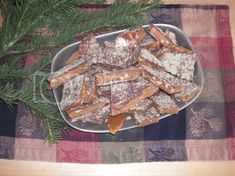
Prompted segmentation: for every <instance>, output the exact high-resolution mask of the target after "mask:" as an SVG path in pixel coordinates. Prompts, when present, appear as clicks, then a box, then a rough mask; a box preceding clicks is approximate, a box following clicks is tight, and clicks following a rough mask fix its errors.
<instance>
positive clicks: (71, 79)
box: [48, 25, 199, 134]
mask: <svg viewBox="0 0 235 176" xmlns="http://www.w3.org/2000/svg"><path fill="white" fill-rule="evenodd" d="M148 33H149V34H150V35H149V34H148ZM148 33H146V31H145V29H144V28H139V29H137V30H134V31H130V30H125V31H124V32H122V33H121V34H119V35H118V36H117V37H116V39H115V40H113V41H104V42H99V43H98V41H97V40H96V38H95V37H94V36H92V35H91V36H89V37H87V38H85V39H84V40H83V41H82V42H81V43H80V45H79V48H78V50H77V51H75V52H74V53H73V54H72V55H71V56H70V57H69V58H68V60H67V62H66V63H67V65H66V66H65V67H64V68H62V69H60V70H59V71H57V72H55V73H53V74H52V75H50V76H49V77H48V82H49V87H50V88H57V87H58V86H60V85H63V95H62V99H61V102H60V108H61V109H62V110H63V111H65V112H66V113H67V114H68V117H69V118H70V121H71V122H72V123H80V122H81V123H85V122H86V123H92V124H97V125H100V124H102V123H107V126H108V129H109V131H110V132H111V133H112V134H115V133H116V132H117V131H119V130H120V128H121V127H122V126H123V124H124V122H125V120H126V118H127V117H131V118H132V119H133V120H134V122H135V124H137V125H138V126H140V127H143V126H146V125H150V124H153V123H156V122H158V121H159V117H160V115H161V114H166V113H169V114H175V113H178V111H179V107H178V105H177V103H178V101H180V102H181V103H186V102H188V101H190V100H191V99H192V98H193V97H194V96H195V95H196V93H198V91H199V86H198V85H196V84H195V83H194V77H193V76H194V65H195V62H196V59H197V58H196V54H195V53H194V52H193V51H191V50H188V49H187V48H185V47H183V46H180V45H179V44H178V42H177V38H176V35H175V34H174V33H173V32H171V31H169V30H166V31H164V32H163V31H162V30H161V29H160V28H158V27H155V26H153V25H152V26H150V27H149V31H148ZM77 121H80V122H77Z"/></svg>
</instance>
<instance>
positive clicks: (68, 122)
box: [51, 23, 204, 133]
mask: <svg viewBox="0 0 235 176" xmlns="http://www.w3.org/2000/svg"><path fill="white" fill-rule="evenodd" d="M150 25H154V26H157V27H169V28H174V29H175V30H177V31H179V32H180V33H182V34H183V36H184V38H185V40H186V41H187V43H188V44H189V46H190V47H191V48H192V51H194V52H195V53H196V51H195V49H194V47H193V45H192V43H191V41H190V40H189V38H188V37H187V35H186V34H185V32H183V31H182V30H181V29H180V28H178V27H176V26H173V25H170V24H164V23H156V24H146V25H143V27H144V28H145V27H149V26H150ZM126 30H127V29H122V30H118V31H113V32H109V33H105V34H101V35H98V36H95V38H96V39H98V38H102V37H105V36H107V35H113V34H118V33H121V32H124V31H126ZM80 42H81V41H77V42H74V43H72V44H69V45H66V46H65V47H64V48H62V49H61V50H60V51H58V52H57V53H56V55H55V56H54V57H53V59H52V64H51V73H53V72H54V69H53V68H54V67H55V64H56V60H57V58H58V56H59V55H60V54H61V53H62V52H64V51H65V50H66V49H68V48H70V47H73V46H74V45H78V44H79V43H80ZM195 64H197V65H198V67H197V69H199V72H200V74H201V75H202V77H201V78H202V79H201V87H200V90H199V91H198V93H197V95H196V96H195V97H194V98H192V99H191V100H190V101H189V102H188V103H186V104H184V105H183V106H182V107H181V108H180V111H181V110H183V109H185V108H186V107H187V106H189V105H190V104H192V103H193V102H194V101H195V100H196V99H197V98H198V97H199V95H200V94H201V92H202V89H203V86H204V74H203V69H202V65H201V62H200V60H199V59H198V55H197V61H196V63H195ZM52 92H53V96H54V98H55V101H56V105H57V107H58V109H59V111H60V115H61V116H62V118H63V120H64V121H65V122H66V123H67V124H68V125H69V126H71V127H72V128H74V129H76V130H80V131H83V132H91V133H109V130H108V129H107V130H89V129H87V128H86V129H84V128H79V127H77V126H75V125H73V124H72V123H71V122H70V121H69V120H67V119H66V118H65V117H64V115H63V113H64V112H63V110H61V108H60V106H59V100H58V96H55V95H56V89H53V90H52ZM171 115H173V114H164V115H162V116H160V118H159V121H160V120H162V119H165V118H167V117H170V116H171ZM136 127H138V126H137V125H132V126H129V127H122V128H121V129H119V131H124V130H128V129H133V128H136Z"/></svg>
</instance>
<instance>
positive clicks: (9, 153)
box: [0, 5, 235, 163]
mask: <svg viewBox="0 0 235 176" xmlns="http://www.w3.org/2000/svg"><path fill="white" fill-rule="evenodd" d="M147 19H148V20H147V21H146V23H168V24H173V25H175V26H178V27H179V28H181V29H183V31H184V32H185V33H186V34H187V35H188V36H189V37H190V39H191V41H192V43H193V45H194V47H195V49H196V51H197V53H198V54H199V56H200V59H201V63H202V65H203V69H204V76H205V85H204V88H203V91H202V93H201V95H200V97H199V98H198V99H197V100H196V101H195V102H194V103H193V104H191V105H190V106H189V107H187V108H186V109H184V110H182V111H180V112H179V114H177V115H172V116H170V117H168V118H166V119H164V120H161V121H160V122H159V123H158V124H154V125H151V126H147V127H145V128H135V129H131V130H127V131H123V132H119V133H117V134H116V135H111V134H95V133H86V132H81V131H76V130H72V129H71V131H70V133H69V134H68V133H66V134H64V135H63V139H62V140H60V141H59V142H58V143H57V144H53V145H49V144H47V143H45V141H44V139H43V135H42V131H41V126H40V122H39V121H37V120H35V119H34V118H33V117H32V116H31V115H30V114H29V113H28V112H27V111H25V110H24V109H23V107H21V106H14V109H13V110H12V111H9V109H8V108H7V106H6V105H5V104H3V103H1V104H0V158H7V159H14V160H38V161H52V162H74V163H77V162H78V163H126V162H151V161H182V160H189V161H190V160H200V161H201V160H233V159H235V136H234V135H235V91H234V90H235V65H234V58H233V53H232V49H233V46H232V38H231V32H230V24H229V8H228V7H227V6H223V5H219V6H215V5H208V6H202V5H197V6H195V5H193V6H192V5H166V6H164V7H163V8H162V9H160V10H153V11H151V12H149V13H148V14H147ZM27 62H28V63H31V62H33V58H32V57H29V58H28V60H27Z"/></svg>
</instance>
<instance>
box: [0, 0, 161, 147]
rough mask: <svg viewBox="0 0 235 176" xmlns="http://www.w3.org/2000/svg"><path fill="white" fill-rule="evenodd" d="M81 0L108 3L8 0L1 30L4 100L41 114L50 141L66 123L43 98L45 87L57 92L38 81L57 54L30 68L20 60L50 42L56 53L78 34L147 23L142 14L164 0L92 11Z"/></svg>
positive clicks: (49, 95) (0, 96)
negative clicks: (43, 31) (47, 32)
mask: <svg viewBox="0 0 235 176" xmlns="http://www.w3.org/2000/svg"><path fill="white" fill-rule="evenodd" d="M75 2H76V5H78V7H82V4H84V3H85V4H93V2H95V3H97V2H99V3H103V0H91V1H87V0H37V1H35V0H14V1H4V0H2V3H3V5H2V7H3V12H4V23H3V26H2V28H1V31H0V59H4V61H3V62H1V63H2V64H1V65H0V83H1V85H0V101H4V102H6V103H7V104H8V105H9V107H11V106H12V105H13V104H17V103H20V102H21V103H23V104H24V106H25V107H26V108H27V109H28V110H30V111H32V113H33V115H34V116H35V117H36V118H40V119H41V121H42V122H43V125H44V126H43V130H44V134H45V136H46V138H47V140H49V141H50V142H56V140H58V139H59V137H60V133H61V130H62V129H64V127H65V122H64V121H63V120H62V119H61V118H60V114H59V112H58V108H57V107H56V106H54V105H51V104H49V103H47V102H46V101H44V100H43V99H42V97H40V93H41V92H40V91H42V92H43V94H44V95H45V96H46V97H47V98H49V99H51V98H52V97H53V96H52V93H51V92H50V91H48V90H47V84H46V82H45V81H43V84H42V85H40V84H41V82H42V80H43V79H44V78H42V77H39V78H37V79H38V80H37V81H35V82H33V83H35V84H34V85H33V84H32V80H34V79H35V77H34V74H35V73H37V72H38V71H44V72H46V73H48V72H49V65H50V64H51V59H49V58H48V57H46V58H44V59H41V60H40V61H39V62H38V63H37V64H36V65H34V66H33V68H32V69H27V70H25V69H23V68H22V65H21V60H20V59H21V58H23V57H24V56H25V55H26V54H27V53H28V52H39V51H41V50H44V49H45V48H48V47H50V49H51V50H53V51H54V52H56V50H57V48H52V47H55V46H58V45H61V44H63V45H64V44H66V43H71V42H72V41H73V39H74V37H75V36H77V35H82V34H85V33H88V32H93V31H95V30H99V29H101V28H105V27H112V28H113V27H115V28H116V27H136V26H139V25H142V24H143V16H142V14H141V13H142V12H144V11H146V10H149V9H152V8H158V7H159V6H160V4H161V1H160V0H153V1H152V3H149V4H145V3H141V2H139V3H129V2H125V1H117V2H116V3H114V4H112V5H110V6H108V8H106V9H105V11H103V12H97V13H90V14H86V13H85V12H83V11H81V10H80V9H73V7H74V6H73V3H75ZM1 11H2V10H1ZM45 27H48V28H49V30H51V31H52V33H53V36H47V35H45V36H44V35H41V34H40V33H38V30H39V29H40V28H45ZM25 39H27V40H25ZM25 78H26V79H27V82H26V81H24V80H25ZM20 81H24V84H23V87H22V88H19V84H18V83H20ZM26 83H27V84H26ZM40 86H41V87H40Z"/></svg>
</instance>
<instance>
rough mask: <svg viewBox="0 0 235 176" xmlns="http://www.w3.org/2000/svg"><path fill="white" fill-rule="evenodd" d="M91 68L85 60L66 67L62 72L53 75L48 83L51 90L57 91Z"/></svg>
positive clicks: (48, 79)
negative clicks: (68, 81) (56, 89)
mask: <svg viewBox="0 0 235 176" xmlns="http://www.w3.org/2000/svg"><path fill="white" fill-rule="evenodd" d="M89 67H90V64H88V63H87V62H86V61H85V60H84V59H79V60H78V61H77V62H75V63H74V64H69V65H66V66H65V67H63V68H61V69H60V70H58V71H56V72H54V73H52V74H51V75H50V76H49V77H48V78H47V81H48V83H49V88H50V89H55V88H57V87H59V86H61V85H63V84H64V83H65V82H66V81H67V80H70V79H72V78H74V77H76V76H78V75H80V74H82V73H84V72H86V71H87V70H88V69H89Z"/></svg>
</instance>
